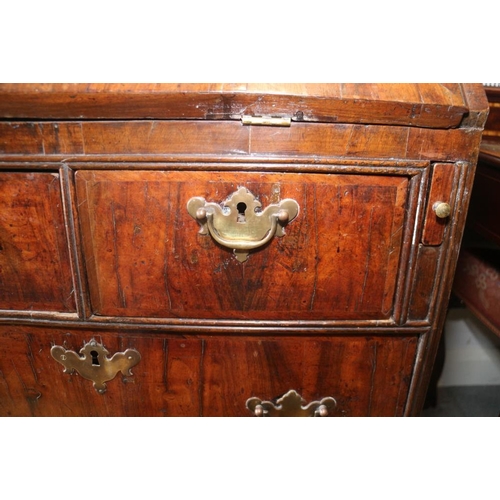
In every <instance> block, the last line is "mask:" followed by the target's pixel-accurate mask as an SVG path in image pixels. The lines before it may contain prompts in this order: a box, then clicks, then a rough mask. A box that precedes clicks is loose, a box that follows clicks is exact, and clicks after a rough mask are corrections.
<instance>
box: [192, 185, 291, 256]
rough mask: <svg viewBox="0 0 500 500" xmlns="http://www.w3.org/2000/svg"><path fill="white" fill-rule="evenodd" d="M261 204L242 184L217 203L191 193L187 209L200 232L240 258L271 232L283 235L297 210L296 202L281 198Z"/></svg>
mask: <svg viewBox="0 0 500 500" xmlns="http://www.w3.org/2000/svg"><path fill="white" fill-rule="evenodd" d="M261 207H262V204H261V203H260V202H259V201H258V200H257V199H256V197H255V196H254V195H253V194H252V193H251V192H250V191H249V190H248V189H246V188H245V187H240V188H239V189H238V190H237V191H235V192H234V193H233V194H231V195H230V196H229V198H228V199H227V200H226V201H224V202H223V203H222V204H221V205H220V204H218V203H212V202H207V201H206V200H205V198H201V197H198V196H196V197H194V198H191V199H190V200H189V201H188V204H187V210H188V212H189V214H190V215H191V217H193V218H194V219H195V220H197V221H198V223H199V224H200V226H201V229H200V234H206V235H208V234H210V235H211V236H212V238H213V239H214V240H215V241H216V242H217V243H219V244H220V245H222V246H224V247H226V248H231V249H232V250H233V252H234V255H235V257H236V258H237V259H238V260H239V261H240V262H245V261H246V260H247V258H248V253H249V251H250V250H253V249H255V248H259V247H262V246H263V245H265V244H266V243H268V242H269V241H271V239H272V238H273V237H274V236H284V234H285V231H284V227H285V225H286V224H288V223H289V222H291V221H292V220H293V219H295V217H297V215H298V213H299V204H298V203H297V202H296V201H295V200H292V199H284V200H281V201H280V202H279V203H277V204H271V205H269V206H268V207H267V208H265V209H264V210H262V209H261Z"/></svg>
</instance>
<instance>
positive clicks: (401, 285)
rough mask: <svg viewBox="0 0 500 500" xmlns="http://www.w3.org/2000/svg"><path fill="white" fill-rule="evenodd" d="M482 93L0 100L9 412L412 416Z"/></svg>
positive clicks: (66, 93) (456, 244)
mask: <svg viewBox="0 0 500 500" xmlns="http://www.w3.org/2000/svg"><path fill="white" fill-rule="evenodd" d="M487 114H488V104H487V101H486V98H485V95H484V91H483V88H482V86H481V85H476V84H443V85H438V84H384V85H380V84H378V85H375V84H373V85H369V84H328V85H327V84H179V85H175V84H158V85H153V84H151V85H146V84H135V85H125V84H123V85H119V84H109V85H108V84H95V85H88V84H17V85H14V84H2V85H0V119H1V121H0V414H1V415H3V416H9V415H10V416H252V415H258V416H260V415H263V416H274V415H276V416H290V415H292V416H294V415H307V416H318V415H319V416H324V415H328V416H415V415H419V414H420V411H421V408H422V405H423V401H424V398H425V394H426V389H427V385H428V380H429V376H430V372H431V369H432V365H433V362H434V357H435V351H436V348H437V344H438V341H439V337H440V334H441V329H442V325H443V321H444V317H445V313H446V306H447V301H448V298H449V294H450V289H451V284H452V280H453V274H454V270H455V264H456V259H457V254H458V251H459V248H460V242H461V237H462V231H463V226H464V221H465V217H466V213H467V207H468V202H469V195H470V189H471V186H472V181H473V177H474V170H475V166H476V161H477V156H478V149H479V143H480V139H481V133H482V129H483V126H484V122H485V120H486V117H487Z"/></svg>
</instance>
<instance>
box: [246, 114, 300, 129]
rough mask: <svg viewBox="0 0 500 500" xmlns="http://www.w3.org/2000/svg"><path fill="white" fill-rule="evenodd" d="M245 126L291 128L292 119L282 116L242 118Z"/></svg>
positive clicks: (247, 116)
mask: <svg viewBox="0 0 500 500" xmlns="http://www.w3.org/2000/svg"><path fill="white" fill-rule="evenodd" d="M241 122H242V123H243V125H268V126H271V127H289V126H290V124H291V122H292V119H291V118H290V117H282V116H250V115H243V116H242V117H241Z"/></svg>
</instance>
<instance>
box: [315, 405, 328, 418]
mask: <svg viewBox="0 0 500 500" xmlns="http://www.w3.org/2000/svg"><path fill="white" fill-rule="evenodd" d="M316 411H317V412H318V415H319V416H320V417H327V416H328V408H327V407H326V406H325V405H320V407H319V408H318V409H317V410H316Z"/></svg>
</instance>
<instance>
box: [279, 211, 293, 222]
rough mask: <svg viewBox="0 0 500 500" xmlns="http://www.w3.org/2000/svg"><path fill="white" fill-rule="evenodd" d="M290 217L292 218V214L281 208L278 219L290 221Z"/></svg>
mask: <svg viewBox="0 0 500 500" xmlns="http://www.w3.org/2000/svg"><path fill="white" fill-rule="evenodd" d="M289 218H290V215H289V213H288V212H287V211H286V210H280V211H279V212H278V220H279V221H280V222H288V219H289Z"/></svg>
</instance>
